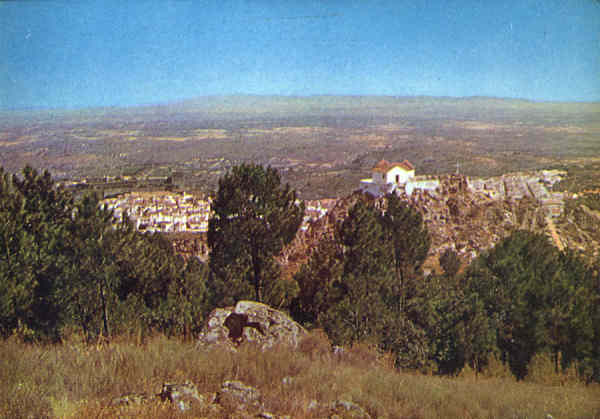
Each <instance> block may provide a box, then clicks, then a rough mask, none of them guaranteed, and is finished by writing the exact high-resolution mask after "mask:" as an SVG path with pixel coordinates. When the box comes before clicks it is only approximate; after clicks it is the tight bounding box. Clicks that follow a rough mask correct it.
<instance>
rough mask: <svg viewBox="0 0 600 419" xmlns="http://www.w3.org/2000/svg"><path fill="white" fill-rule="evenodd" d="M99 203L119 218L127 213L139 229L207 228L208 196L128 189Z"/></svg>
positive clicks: (198, 229)
mask: <svg viewBox="0 0 600 419" xmlns="http://www.w3.org/2000/svg"><path fill="white" fill-rule="evenodd" d="M103 204H104V206H105V208H108V209H110V210H112V211H113V213H114V216H115V218H117V219H119V220H121V219H122V218H123V216H124V215H125V214H127V216H128V217H129V219H130V220H131V221H132V222H133V223H134V225H135V227H136V229H138V230H139V231H146V232H150V233H154V232H159V233H175V232H191V233H205V232H206V231H207V230H208V218H209V216H210V204H211V202H210V199H207V200H203V199H197V198H196V197H194V196H193V195H189V194H186V193H185V192H184V193H172V192H152V193H135V192H131V193H127V194H124V195H120V196H117V197H115V198H107V199H105V200H104V201H103Z"/></svg>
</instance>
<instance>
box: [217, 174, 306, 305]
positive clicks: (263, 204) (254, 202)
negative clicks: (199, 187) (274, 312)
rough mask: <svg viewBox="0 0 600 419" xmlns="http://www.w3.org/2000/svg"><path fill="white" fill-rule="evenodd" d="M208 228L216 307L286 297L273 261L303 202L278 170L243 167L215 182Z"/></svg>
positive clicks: (294, 228)
mask: <svg viewBox="0 0 600 419" xmlns="http://www.w3.org/2000/svg"><path fill="white" fill-rule="evenodd" d="M212 211H213V214H212V216H211V218H210V220H209V226H208V246H209V247H210V267H211V270H212V272H213V273H214V276H213V278H212V280H211V281H212V289H213V291H214V293H213V294H214V297H213V301H214V303H215V304H233V303H234V302H235V301H236V300H239V299H254V300H256V301H260V302H267V303H270V304H273V305H280V304H281V301H282V299H284V300H285V299H286V296H285V293H286V290H285V287H286V286H287V285H289V284H285V283H282V281H280V280H279V267H278V265H277V263H276V262H275V260H274V257H275V256H276V255H278V254H279V253H280V252H281V250H282V249H283V247H284V246H285V245H286V244H288V243H290V242H291V241H292V240H293V238H294V237H295V235H296V232H297V231H298V228H299V227H300V224H301V223H302V219H303V217H304V204H303V203H299V202H298V201H297V199H296V193H295V191H293V190H292V189H290V187H289V185H287V184H286V185H282V184H281V179H280V176H279V173H278V172H277V170H275V169H273V168H271V167H267V168H264V167H262V166H260V165H254V164H242V165H239V166H235V167H233V168H232V170H231V171H230V172H229V173H227V174H226V175H225V176H223V177H222V178H221V179H220V180H219V188H218V191H217V194H216V197H215V199H214V200H213V203H212Z"/></svg>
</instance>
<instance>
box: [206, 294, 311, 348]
mask: <svg viewBox="0 0 600 419" xmlns="http://www.w3.org/2000/svg"><path fill="white" fill-rule="evenodd" d="M306 333H307V332H306V330H305V329H304V328H303V327H302V326H300V325H299V324H298V323H296V322H295V321H293V320H292V319H291V318H290V317H288V316H287V315H286V314H285V313H283V312H281V311H279V310H275V309H274V308H271V307H269V306H267V305H265V304H261V303H257V302H254V301H238V303H237V304H236V305H235V307H226V308H217V309H215V310H213V311H212V313H210V315H209V316H208V319H207V321H206V324H205V326H204V328H203V330H202V332H201V333H200V337H199V344H200V345H202V346H207V345H223V346H226V347H229V348H231V349H235V347H236V346H238V345H240V344H241V343H242V342H252V343H255V344H257V345H259V346H260V347H261V348H262V349H263V350H264V349H267V348H270V347H273V346H275V345H278V344H283V345H290V346H292V347H297V346H298V343H299V342H300V340H301V338H302V337H303V336H305V335H306Z"/></svg>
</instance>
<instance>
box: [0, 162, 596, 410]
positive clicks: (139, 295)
mask: <svg viewBox="0 0 600 419" xmlns="http://www.w3.org/2000/svg"><path fill="white" fill-rule="evenodd" d="M1 174H2V176H1V177H0V290H1V291H2V292H1V293H0V334H1V335H2V337H3V338H4V339H5V340H4V341H3V343H2V348H3V349H2V350H3V352H6V356H4V358H5V359H6V360H7V361H6V362H8V364H7V368H5V369H2V374H6V377H5V379H4V380H3V382H6V383H8V384H7V385H8V386H9V387H10V389H7V392H6V393H5V394H10V395H12V396H11V397H8V398H7V399H6V401H5V402H4V405H3V406H4V407H2V409H5V411H6V412H7V415H8V416H19V415H21V412H23V410H27V409H40V410H39V412H40V413H38V414H34V416H47V415H51V414H54V415H57V413H55V409H60V408H61V406H63V407H64V408H65V409H72V410H73V411H75V412H76V413H75V414H78V415H89V414H94V415H95V416H98V415H100V416H101V415H102V414H107V415H109V416H110V415H115V413H114V412H113V413H110V409H108V410H107V409H106V406H107V405H106V401H105V400H106V398H108V397H110V396H113V395H114V392H116V391H118V392H119V393H121V392H130V391H136V392H137V391H139V390H138V389H139V388H140V387H141V388H142V389H143V390H144V391H147V392H156V391H157V390H153V388H155V386H157V385H158V381H157V380H163V379H164V380H171V379H175V380H180V379H181V380H184V379H189V380H192V381H193V382H195V383H196V384H198V385H200V387H201V388H202V389H203V390H202V391H207V392H211V391H213V390H212V389H213V388H214V386H217V385H219V384H220V383H221V382H222V381H223V380H224V379H227V378H231V377H233V378H236V379H244V380H247V381H248V382H249V384H251V385H257V386H260V387H261V388H262V387H263V386H265V387H268V389H265V390H263V391H265V393H266V394H272V396H268V397H273V399H272V400H271V401H269V404H270V406H272V407H270V408H271V409H272V410H275V411H277V412H280V413H288V412H297V413H296V414H297V415H299V416H300V417H303V416H305V417H318V416H315V415H318V413H315V412H309V411H308V406H310V404H311V403H310V401H311V400H312V399H317V400H318V401H319V402H327V400H329V401H331V398H339V397H345V398H350V399H352V400H355V401H356V402H359V403H360V404H362V405H364V406H366V408H367V409H368V410H369V411H370V412H372V414H373V415H374V416H376V417H395V416H394V415H397V412H403V413H401V414H400V416H398V417H402V416H414V417H430V416H431V417H448V416H449V415H450V416H455V417H460V415H461V414H462V415H463V417H464V415H465V412H467V416H468V415H472V416H474V417H504V416H507V417H514V416H517V417H519V416H527V417H528V416H529V415H530V414H531V415H533V412H534V411H535V412H545V413H544V414H553V413H550V412H546V410H547V409H548V408H549V407H548V406H551V407H552V406H554V405H553V404H552V403H550V402H549V401H548V399H547V398H546V395H545V394H542V395H540V396H539V397H537V396H533V395H532V396H531V397H532V400H534V402H532V403H533V404H525V405H523V404H522V403H523V400H524V399H523V398H520V397H521V396H522V395H523V392H525V394H527V393H526V391H527V390H523V392H519V391H517V390H514V389H513V387H512V386H513V385H514V384H512V378H511V377H510V375H509V374H511V375H512V376H514V378H515V379H517V380H519V381H525V382H527V381H534V382H535V381H539V382H542V383H545V384H557V383H570V385H571V384H572V385H573V386H575V387H576V388H583V387H580V386H581V385H583V384H584V383H585V384H588V385H589V386H590V387H587V388H586V390H585V391H584V393H582V394H585V395H586V396H584V398H582V399H577V400H578V401H579V404H578V406H577V408H574V409H573V410H565V409H571V407H570V405H568V406H567V407H565V408H559V407H556V408H554V407H552V409H553V410H552V412H554V409H556V411H558V412H559V414H560V412H564V413H565V414H568V415H569V416H570V415H573V416H575V417H577V416H582V417H586V416H590V417H594V415H597V414H598V407H597V405H595V404H594V403H593V402H588V400H590V399H588V398H587V394H588V392H590V393H589V394H592V395H593V394H596V393H595V392H596V391H597V387H596V386H597V383H598V382H600V345H599V342H600V304H599V302H600V268H599V266H600V265H599V261H597V260H591V261H590V260H585V259H582V258H581V256H580V255H579V254H577V253H575V252H574V251H572V250H570V249H569V248H567V249H565V250H559V249H558V248H556V247H555V246H554V245H553V244H552V243H551V242H550V241H549V240H548V238H547V237H546V236H544V235H543V234H538V233H535V232H531V231H525V230H514V231H512V232H511V233H510V234H509V235H508V236H507V237H505V238H503V239H502V240H500V241H499V242H497V243H496V245H495V246H494V247H492V248H490V249H488V250H486V251H484V252H482V253H481V254H480V255H479V256H478V257H476V258H474V259H473V260H472V262H471V263H470V264H469V265H468V266H466V267H462V268H461V262H460V260H459V258H458V255H457V254H456V252H455V251H454V250H453V249H451V248H448V249H447V250H446V251H445V252H444V253H443V254H441V255H440V256H439V265H440V267H441V269H440V272H433V273H430V274H426V273H425V272H424V269H423V267H424V262H425V260H426V257H427V255H428V254H429V250H430V247H431V237H430V235H429V231H428V229H427V226H426V224H425V223H424V220H423V216H422V215H421V214H420V213H419V212H418V211H417V210H416V208H415V207H413V206H412V205H410V204H409V203H408V202H406V201H403V200H402V199H400V198H399V197H398V196H396V195H387V196H385V197H384V198H382V199H380V200H375V199H372V198H371V197H369V196H367V195H362V194H357V195H355V196H354V197H353V198H352V199H353V202H352V203H351V205H350V206H349V208H348V210H347V212H346V213H345V215H344V217H343V218H342V219H340V220H338V221H337V222H336V223H335V225H334V226H333V228H332V229H331V230H329V231H328V232H327V233H326V234H325V236H324V237H322V239H321V240H320V241H319V242H318V244H317V245H316V246H315V247H314V249H313V251H312V252H311V253H310V256H309V257H308V259H307V260H306V262H305V263H304V264H302V266H301V267H300V268H299V269H298V270H297V272H296V273H295V274H294V275H292V276H291V277H286V276H284V275H282V272H281V271H280V265H279V263H278V257H279V256H280V253H281V251H282V249H283V248H284V246H285V245H287V244H288V243H290V242H291V240H292V239H293V238H294V236H295V235H296V234H297V231H298V229H299V226H300V223H301V220H302V216H303V212H304V206H303V205H302V204H299V203H297V201H296V195H295V192H294V191H293V189H291V188H290V187H289V186H288V185H287V184H283V183H282V181H281V177H280V175H279V173H278V171H277V170H274V169H272V168H266V169H265V168H264V167H262V166H260V165H256V164H242V165H239V166H235V167H234V168H233V169H232V170H231V171H230V172H228V174H227V175H226V176H224V177H222V178H221V180H220V181H219V189H218V191H217V194H216V199H215V201H214V202H213V215H212V217H211V219H210V221H209V232H208V237H209V246H210V250H211V252H210V257H209V262H208V263H207V264H203V263H201V262H200V261H198V260H197V259H195V258H191V259H188V260H187V261H186V260H184V259H183V258H181V257H178V256H177V255H175V254H174V251H173V248H172V246H171V245H170V244H169V243H167V242H165V241H164V240H163V239H162V238H161V236H160V235H144V234H142V233H139V232H137V231H136V230H135V229H134V228H133V227H132V225H131V224H130V223H129V222H128V220H127V219H124V220H123V221H117V220H116V219H115V218H114V216H113V214H112V212H111V211H109V210H107V209H105V208H103V207H102V206H100V205H99V201H98V199H97V198H96V197H94V196H90V195H84V196H83V197H81V198H78V199H75V198H74V197H73V196H71V195H70V194H69V193H67V192H66V191H65V190H64V189H62V188H60V187H58V186H57V185H55V183H54V182H53V181H52V178H51V176H50V175H49V173H47V172H45V173H41V174H40V173H37V172H36V171H35V170H34V169H32V168H30V167H26V168H25V169H24V170H23V172H22V174H21V175H18V176H17V175H14V176H9V175H8V174H4V173H1ZM248 299H254V300H257V301H259V302H264V303H268V304H270V305H271V306H274V307H277V308H280V309H283V310H286V311H288V312H289V313H290V314H291V315H292V316H293V317H294V319H296V320H297V321H299V322H301V323H302V324H303V325H304V326H306V327H307V328H310V329H319V330H323V331H324V332H325V333H326V335H327V337H324V336H321V335H319V334H313V335H312V337H311V338H310V339H308V340H307V341H305V342H304V343H303V344H301V348H300V352H294V351H292V350H291V349H290V350H287V349H283V348H282V349H281V351H278V352H277V353H276V354H270V355H268V354H266V353H265V354H259V353H258V352H256V351H254V350H253V349H252V348H247V349H244V350H242V351H240V352H239V353H238V354H237V355H233V354H226V353H223V352H224V351H221V353H218V354H217V353H216V352H208V353H207V352H203V351H202V350H200V349H199V348H192V346H190V345H189V344H187V343H184V342H186V341H187V340H188V339H190V338H191V337H193V336H195V335H196V333H197V332H199V330H200V328H201V327H202V323H203V319H204V318H205V316H206V315H207V313H208V312H209V311H211V310H212V309H214V308H216V307H222V306H225V305H230V304H232V303H233V302H235V301H239V300H248ZM315 333H316V332H315ZM160 335H164V336H168V337H170V338H171V339H167V338H165V337H162V338H156V339H155V338H153V337H154V336H160ZM329 341H330V342H331V344H333V345H338V346H342V347H343V348H345V349H344V350H342V352H341V355H339V356H338V357H337V358H336V357H335V356H333V355H332V350H331V347H330V343H329ZM134 342H135V343H134ZM140 348H141V350H140ZM164 348H177V349H176V350H177V351H181V354H173V352H176V350H175V349H173V350H172V349H169V350H168V354H160V355H159V356H158V357H155V358H152V356H155V355H153V354H156V352H157V351H158V352H161V351H162V350H163V349H164ZM351 348H353V349H351ZM11 354H12V355H11ZM16 354H19V355H21V356H23V354H30V355H29V356H31V357H32V358H30V364H31V365H29V366H27V365H25V364H23V363H22V362H21V361H15V362H13V361H11V359H14V358H15V357H16V356H17V355H16ZM338 354H339V351H338ZM171 356H172V358H173V359H174V360H179V361H177V362H175V363H173V362H172V361H171V360H169V359H168V358H170V357H171ZM35 357H38V358H39V359H38V361H35V360H34V358H35ZM98 357H99V358H98ZM136 357H141V358H142V359H143V361H139V360H137V361H136V359H138V358H136ZM145 357H151V358H145ZM181 357H183V358H181ZM236 357H241V358H239V359H238V358H236ZM244 357H249V359H244ZM279 357H281V363H279V364H278V362H279V361H276V360H277V359H280V358H279ZM340 357H341V358H340ZM24 359H27V358H26V356H25V358H24ZM236 359H237V360H236ZM309 361H310V362H309ZM366 361H368V362H367V364H366V365H365V364H364V362H366ZM3 362H4V361H3ZM11 362H12V364H11ZM73 362H74V363H75V364H73ZM88 362H90V363H91V364H90V365H93V366H94V368H99V369H100V370H99V372H98V374H97V375H96V376H93V375H92V374H91V373H90V377H89V378H88V380H89V381H88V382H86V381H85V380H86V379H85V378H84V377H85V376H84V375H81V374H79V375H77V374H76V373H74V372H73V373H71V371H75V369H78V372H79V373H82V372H84V371H85V368H91V367H88ZM187 362H190V363H191V364H193V365H194V366H193V367H189V366H186V365H184V363H187ZM209 364H210V365H209ZM32 365H33V366H36V365H37V366H38V368H37V369H35V370H34V369H33V367H32ZM50 365H52V366H50ZM253 365H254V367H253ZM373 365H375V366H373ZM42 367H43V368H42ZM63 367H64V370H61V369H62V368H63ZM171 367H173V368H171ZM102 368H106V370H104V371H103V370H102ZM196 368H199V369H196ZM202 368H209V373H203V372H202V371H203V370H202ZM211 368H224V369H218V370H214V369H211ZM246 368H248V372H247V374H246V373H244V371H246ZM315 368H316V369H315ZM23 369H24V370H23ZM22 370H23V371H24V372H23V371H22ZM210 371H212V372H210ZM271 371H273V372H271ZM274 371H279V372H274ZM365 371H366V372H365ZM373 371H374V372H373ZM409 371H410V372H409ZM500 371H502V373H501V374H500V375H501V376H502V377H504V379H506V380H508V382H510V383H511V384H509V385H508V387H507V390H506V391H507V392H508V393H509V395H508V396H507V401H506V402H505V401H500V402H499V404H498V403H496V402H495V401H490V400H491V399H490V397H489V395H485V393H481V400H479V399H477V401H476V402H475V404H471V401H468V402H467V401H465V400H464V398H463V397H460V396H459V397H458V398H454V396H452V397H453V398H452V401H450V400H448V401H446V397H450V396H449V394H452V390H451V389H452V388H454V387H455V386H457V388H458V389H459V390H461V391H462V390H464V391H470V390H469V389H470V386H477V385H478V384H477V385H474V384H473V382H472V381H470V380H472V375H473V374H474V375H475V376H476V377H479V378H477V379H478V380H479V379H481V380H482V382H483V383H484V384H483V385H481V386H480V387H481V389H486V385H487V384H485V383H487V382H488V381H487V379H488V378H489V379H491V378H492V377H493V378H494V379H495V378H497V377H498V374H499V372H500ZM325 372H329V373H330V374H331V377H329V378H327V377H323V375H322V374H324V373H325ZM400 372H402V374H401V373H400ZM407 372H409V373H408V375H407ZM304 373H308V374H309V375H308V377H306V376H304V375H303V374H304ZM419 373H421V374H427V375H436V376H437V378H431V377H429V378H426V377H423V376H420V375H419ZM129 374H131V375H129ZM188 374H193V375H192V376H191V377H190V376H188ZM203 374H205V375H206V374H208V377H211V378H210V379H209V378H206V376H205V375H203ZM211 374H212V375H211ZM269 374H273V375H269ZM315 374H316V375H315ZM340 374H342V375H340ZM344 374H347V376H344ZM112 375H114V377H113V376H112ZM460 375H462V376H463V377H467V376H468V377H471V378H469V379H468V380H464V381H456V382H455V381H452V380H450V379H449V377H453V376H460ZM185 376H188V377H185ZM286 376H290V377H295V378H294V379H293V380H292V381H291V383H292V387H291V388H294V387H293V385H294V384H293V383H297V384H296V385H298V386H299V388H298V389H299V391H301V392H302V391H305V392H307V393H306V394H305V395H304V396H301V397H300V398H299V399H298V398H297V397H296V395H295V393H293V392H290V390H289V387H286V386H282V385H276V384H275V383H276V382H279V381H278V380H280V379H283V378H284V377H286ZM203 377H204V378H203ZM408 377H418V378H414V380H416V381H414V382H412V381H410V380H412V379H413V378H408ZM441 377H446V379H441ZM120 378H122V379H123V380H122V381H119V383H117V381H116V380H117V379H119V380H120ZM296 379H297V381H295V380H296ZM305 380H306V381H305ZM337 380H340V381H339V382H338V381H337ZM398 380H399V381H398ZM404 380H407V381H406V382H407V383H408V385H409V387H408V388H409V389H410V391H409V392H408V393H406V392H403V391H398V388H399V387H401V386H402V382H404ZM317 381H318V382H319V384H315V383H316V382H317ZM287 382H290V380H287ZM477 383H479V381H477ZM463 384H464V385H465V387H464V388H463V387H461V386H462V385H463ZM323 385H327V387H326V388H325V387H322V386H323ZM503 385H504V384H503V382H502V381H501V382H499V383H495V384H492V385H490V386H489V387H487V388H490V387H494V386H500V387H502V386H503ZM305 386H306V387H305ZM388 386H389V389H387V388H388ZM113 387H114V389H113ZM414 388H421V389H422V390H421V394H419V395H415V394H414V393H411V391H412V390H413V389H414ZM523 388H524V389H527V388H528V387H526V386H525V387H523ZM318 389H321V390H320V391H322V393H320V392H317V393H315V391H316V390H318ZM373 389H376V390H373ZM386 389H387V390H386ZM440 389H441V390H440ZM482 391H483V390H482ZM537 391H539V390H537ZM547 391H548V392H552V391H554V390H553V389H549V390H547ZM30 392H33V393H30ZM37 392H40V393H41V394H43V395H44V396H42V397H41V398H40V399H41V401H39V402H38V404H31V405H30V404H29V403H30V401H29V398H32V397H34V396H32V394H37ZM62 392H67V393H69V392H71V393H72V395H71V396H63V395H62V394H61V393H62ZM271 392H273V393H271ZM513 393H519V395H518V396H517V395H511V394H513ZM532 393H533V391H532ZM475 394H480V393H479V390H475ZM19 397H24V398H25V399H24V401H19V400H20V399H19ZM422 397H426V398H427V400H429V401H428V402H425V400H424V399H423V398H422ZM465 397H466V396H465ZM88 398H89V399H88ZM592 399H593V397H592ZM407 400H408V401H407ZM535 400H539V402H538V401H535ZM594 400H597V398H596V399H594ZM13 401H15V402H14V403H15V404H13ZM423 403H425V404H423ZM455 403H456V404H455ZM549 403H550V404H549ZM580 406H585V408H586V411H585V412H583V411H580V410H579V407H580ZM148 408H149V409H158V410H156V412H145V413H144V415H149V416H156V415H160V414H162V413H160V409H162V407H160V406H158V407H156V406H155V407H148ZM79 409H83V410H81V411H80V410H79ZM13 411H14V412H15V414H14V415H13V414H11V413H10V412H13ZM69 411H71V410H69ZM446 411H447V412H448V414H442V412H446ZM521 411H526V412H531V413H528V414H525V415H522V413H521ZM51 412H54V413H51ZM82 412H83V413H82ZM490 412H491V413H490ZM590 412H591V413H590ZM69 414H70V413H69ZM165 414H166V413H165ZM58 415H61V414H58ZM64 415H66V414H63V416H64ZM134 415H135V414H134ZM536 415H537V413H536Z"/></svg>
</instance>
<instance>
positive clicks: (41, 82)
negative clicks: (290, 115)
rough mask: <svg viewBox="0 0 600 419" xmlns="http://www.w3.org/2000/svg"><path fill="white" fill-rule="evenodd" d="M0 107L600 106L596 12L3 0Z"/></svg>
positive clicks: (500, 6)
mask: <svg viewBox="0 0 600 419" xmlns="http://www.w3.org/2000/svg"><path fill="white" fill-rule="evenodd" d="M0 57H2V59H1V60H0V108H10V109H15V108H29V107H36V108H40V107H42V108H44V107H50V108H78V107H92V106H129V105H137V104H156V103H165V102H170V101H177V100H181V99H188V98H195V97H199V96H206V95H230V94H261V95H319V94H333V95H338V94H339V95H394V96H413V95H430V96H458V97H461V96H496V97H512V98H525V99H531V100H540V101H549V100H553V101H600V2H599V1H597V0H518V1H517V0H515V1H512V0H507V1H489V0H485V1H484V0H480V1H476V0H448V1H434V0H412V1H402V0H382V1H376V0H359V1H338V0H327V1H325V0H322V1H311V0H294V1H292V0H290V1H286V0H278V1H275V0H262V1H261V0H254V1H226V0H225V1H186V0H176V1H169V0H163V1H155V0H139V1H135V0H134V1H127V0H121V1H118V2H116V1H86V0H77V1H66V0H64V1H51V0H41V1H34V0H27V1H1V0H0Z"/></svg>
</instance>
